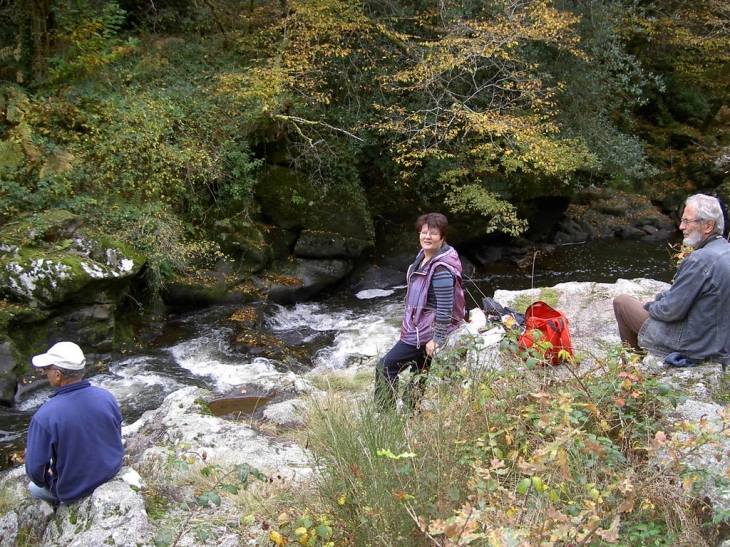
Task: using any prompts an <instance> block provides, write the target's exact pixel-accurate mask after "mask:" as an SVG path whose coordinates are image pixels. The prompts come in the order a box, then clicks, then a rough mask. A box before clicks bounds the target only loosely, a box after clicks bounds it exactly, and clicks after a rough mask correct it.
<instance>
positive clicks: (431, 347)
mask: <svg viewBox="0 0 730 547" xmlns="http://www.w3.org/2000/svg"><path fill="white" fill-rule="evenodd" d="M438 347H439V343H438V342H437V341H436V340H429V341H428V343H427V344H426V355H428V356H429V357H433V353H434V352H435V351H436V349H437V348H438Z"/></svg>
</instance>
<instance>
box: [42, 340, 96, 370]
mask: <svg viewBox="0 0 730 547" xmlns="http://www.w3.org/2000/svg"><path fill="white" fill-rule="evenodd" d="M31 363H33V366H34V367H37V368H44V367H50V366H51V365H56V366H57V367H59V368H65V369H66V370H81V369H82V368H84V366H85V365H86V357H84V352H83V351H81V348H80V347H78V346H77V345H76V344H74V343H73V342H58V343H57V344H54V345H53V346H52V347H51V349H49V350H48V351H47V352H46V353H41V354H40V355H36V356H35V357H33V358H32V359H31Z"/></svg>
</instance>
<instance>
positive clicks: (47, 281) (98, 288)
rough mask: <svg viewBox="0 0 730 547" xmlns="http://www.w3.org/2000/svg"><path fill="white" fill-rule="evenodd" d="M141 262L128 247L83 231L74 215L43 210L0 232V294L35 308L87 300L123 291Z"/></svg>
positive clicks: (96, 299) (81, 224) (97, 299)
mask: <svg viewBox="0 0 730 547" xmlns="http://www.w3.org/2000/svg"><path fill="white" fill-rule="evenodd" d="M144 263H145V258H144V256H142V255H141V254H140V253H139V252H137V251H136V250H135V249H133V248H132V247H130V246H128V245H125V244H123V243H121V242H119V241H111V240H109V239H108V238H107V237H106V236H103V235H101V234H97V233H94V232H93V231H92V230H87V229H85V228H84V220H83V218H81V217H79V216H78V215H73V214H71V213H69V212H67V211H62V210H54V211H48V212H46V213H43V214H40V215H34V216H30V217H27V218H25V219H22V220H19V221H17V222H14V223H11V224H7V225H5V226H4V227H3V229H2V231H0V297H2V298H4V299H6V300H8V301H11V302H22V303H24V304H26V305H28V306H30V307H37V308H49V307H52V306H55V305H58V304H60V303H67V302H69V301H73V302H81V303H90V302H91V303H93V302H97V301H99V299H100V295H101V294H103V293H105V292H112V293H117V294H121V293H123V292H124V290H123V289H124V288H125V285H127V284H128V283H129V281H130V279H132V278H134V276H136V275H137V274H138V273H139V271H140V270H141V268H142V266H143V265H144ZM102 298H103V299H106V297H102Z"/></svg>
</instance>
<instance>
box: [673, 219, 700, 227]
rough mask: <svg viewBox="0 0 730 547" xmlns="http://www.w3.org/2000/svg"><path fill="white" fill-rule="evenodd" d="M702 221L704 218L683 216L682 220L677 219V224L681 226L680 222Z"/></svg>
mask: <svg viewBox="0 0 730 547" xmlns="http://www.w3.org/2000/svg"><path fill="white" fill-rule="evenodd" d="M704 221H705V219H704V218H683V219H682V220H680V221H679V225H680V226H681V225H682V224H691V223H693V222H704Z"/></svg>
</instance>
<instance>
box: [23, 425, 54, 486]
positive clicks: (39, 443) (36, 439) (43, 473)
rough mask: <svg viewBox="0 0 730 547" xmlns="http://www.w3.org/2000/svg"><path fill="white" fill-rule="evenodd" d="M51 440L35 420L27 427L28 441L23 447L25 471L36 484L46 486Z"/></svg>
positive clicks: (47, 482)
mask: <svg viewBox="0 0 730 547" xmlns="http://www.w3.org/2000/svg"><path fill="white" fill-rule="evenodd" d="M51 451H52V440H51V436H50V435H49V434H48V432H46V430H45V429H44V428H43V427H41V426H40V425H39V424H38V423H37V422H36V421H35V420H31V421H30V426H29V427H28V441H27V445H26V448H25V472H26V474H27V475H28V477H29V478H30V480H32V481H33V482H34V483H35V484H37V485H38V486H48V487H50V485H51V484H50V482H49V478H50V477H49V470H50V466H51V457H52V455H53V454H52V452H51Z"/></svg>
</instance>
